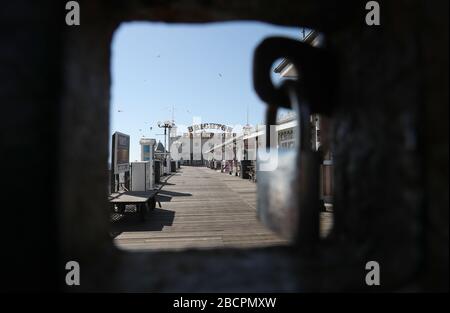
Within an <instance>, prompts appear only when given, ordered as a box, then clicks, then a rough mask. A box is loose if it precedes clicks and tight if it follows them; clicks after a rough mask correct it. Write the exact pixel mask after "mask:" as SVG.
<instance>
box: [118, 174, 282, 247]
mask: <svg viewBox="0 0 450 313" xmlns="http://www.w3.org/2000/svg"><path fill="white" fill-rule="evenodd" d="M158 200H159V201H161V204H162V208H159V206H158V205H157V207H156V209H155V210H154V211H152V212H150V214H149V216H148V219H147V221H145V222H142V221H140V220H139V217H138V216H135V215H128V216H124V217H122V218H119V219H118V220H116V221H114V222H113V223H112V225H111V227H112V234H113V236H114V237H115V238H114V241H115V243H116V245H117V246H118V247H119V248H121V249H124V250H167V249H186V248H213V247H242V248H245V247H258V246H270V245H285V244H287V242H286V241H285V240H283V239H281V238H280V237H278V236H277V235H276V234H274V233H273V232H271V231H270V230H268V229H267V228H266V227H264V226H263V225H262V224H261V223H260V222H259V221H258V220H257V217H256V184H255V183H252V182H250V181H248V180H244V179H241V178H239V177H236V176H231V175H228V174H224V173H218V172H216V171H214V170H211V169H208V168H204V167H188V166H185V167H182V168H181V169H180V170H179V172H177V173H176V174H174V175H173V176H172V177H170V179H169V180H168V181H167V183H166V184H165V186H164V187H163V189H162V190H161V192H160V195H159V196H158Z"/></svg>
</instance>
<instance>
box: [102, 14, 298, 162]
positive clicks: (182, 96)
mask: <svg viewBox="0 0 450 313" xmlns="http://www.w3.org/2000/svg"><path fill="white" fill-rule="evenodd" d="M273 35H278V36H280V35H281V36H287V37H293V38H297V39H298V38H299V37H300V28H287V27H279V26H274V25H270V24H263V23H259V22H228V23H213V24H203V25H200V24H193V25H192V24H176V25H173V24H172V25H169V24H164V23H148V22H132V23H124V24H122V25H121V26H120V27H119V28H118V29H117V31H116V32H115V34H114V38H113V42H112V46H111V50H112V51H111V52H112V62H111V75H112V85H111V111H110V121H111V124H110V130H111V134H112V133H113V132H115V131H120V132H122V133H126V134H129V135H130V150H131V151H130V161H134V160H139V158H140V147H139V139H140V138H141V137H142V136H145V137H150V138H156V139H157V140H161V141H162V142H164V138H163V136H161V135H158V134H162V133H163V130H162V129H159V128H158V127H157V122H158V121H165V120H171V119H172V107H173V108H174V119H175V123H176V124H179V125H186V126H188V125H191V124H192V121H193V117H194V116H196V117H200V118H201V121H202V122H204V123H221V124H227V125H244V124H245V123H246V115H247V107H248V108H249V123H250V124H252V125H256V124H261V123H263V119H264V118H263V116H264V109H265V107H264V103H262V102H261V100H260V99H259V98H258V97H257V95H256V93H255V92H254V90H253V85H252V77H251V73H252V58H253V50H254V49H255V47H256V46H257V45H258V43H259V42H260V41H261V40H263V39H264V38H266V37H268V36H273ZM150 127H152V128H153V129H152V130H150ZM184 131H185V129H179V132H184Z"/></svg>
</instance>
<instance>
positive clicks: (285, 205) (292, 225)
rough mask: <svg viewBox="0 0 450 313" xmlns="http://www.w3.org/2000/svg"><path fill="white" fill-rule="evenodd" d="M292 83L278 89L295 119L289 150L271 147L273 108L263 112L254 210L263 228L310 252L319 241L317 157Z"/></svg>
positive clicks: (306, 117)
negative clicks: (263, 135) (263, 140)
mask: <svg viewBox="0 0 450 313" xmlns="http://www.w3.org/2000/svg"><path fill="white" fill-rule="evenodd" d="M295 84H296V82H293V81H286V82H284V84H283V86H282V89H283V90H286V92H287V93H288V96H289V99H290V103H291V107H292V109H294V111H295V112H296V117H297V127H296V128H295V130H294V138H295V147H294V148H293V149H292V148H291V149H289V150H287V149H282V148H277V147H276V146H275V145H274V137H275V136H274V134H275V135H276V130H275V129H274V128H275V127H276V126H275V124H276V113H277V107H275V106H269V108H268V111H267V117H266V150H263V151H261V150H259V151H258V157H257V171H258V173H257V177H258V183H257V184H258V185H257V189H258V209H257V211H258V217H259V219H260V220H261V221H262V223H263V224H265V225H266V226H267V227H269V228H270V229H272V230H273V231H275V232H276V233H278V234H280V235H281V236H282V237H284V238H286V239H288V240H290V241H292V242H294V243H297V244H299V247H301V248H302V249H303V250H304V251H311V249H313V247H314V244H315V242H316V241H318V239H319V211H320V209H319V205H320V201H319V192H320V187H319V173H320V154H319V153H318V152H316V151H313V150H312V147H311V136H310V127H311V125H310V110H309V107H308V104H307V102H306V101H305V100H304V99H301V97H300V95H299V93H298V90H299V89H298V86H296V85H295ZM268 125H271V126H268Z"/></svg>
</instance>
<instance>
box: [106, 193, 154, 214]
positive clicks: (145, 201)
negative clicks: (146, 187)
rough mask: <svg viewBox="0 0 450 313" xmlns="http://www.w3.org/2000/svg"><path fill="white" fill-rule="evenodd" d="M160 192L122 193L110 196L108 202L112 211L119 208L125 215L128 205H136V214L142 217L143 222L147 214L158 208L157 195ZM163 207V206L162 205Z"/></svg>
mask: <svg viewBox="0 0 450 313" xmlns="http://www.w3.org/2000/svg"><path fill="white" fill-rule="evenodd" d="M158 191H159V190H151V191H121V192H116V193H112V194H110V195H109V197H108V200H109V203H110V205H111V209H113V210H114V209H115V207H116V206H117V208H118V210H119V213H120V214H125V213H126V212H125V206H126V205H135V206H136V213H138V214H139V215H140V216H141V219H142V220H143V221H145V220H146V218H147V214H148V212H149V211H150V210H153V209H154V208H155V206H156V195H157V194H158ZM160 205H161V204H160Z"/></svg>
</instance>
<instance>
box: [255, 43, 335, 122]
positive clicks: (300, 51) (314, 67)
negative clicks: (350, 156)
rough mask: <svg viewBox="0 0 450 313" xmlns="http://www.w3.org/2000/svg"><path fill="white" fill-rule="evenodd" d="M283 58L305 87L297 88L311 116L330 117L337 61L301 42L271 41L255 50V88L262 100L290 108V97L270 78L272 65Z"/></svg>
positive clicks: (324, 50)
mask: <svg viewBox="0 0 450 313" xmlns="http://www.w3.org/2000/svg"><path fill="white" fill-rule="evenodd" d="M281 58H285V59H287V60H289V61H290V62H291V63H292V64H293V65H294V67H295V68H296V69H297V71H298V72H299V73H300V75H301V76H300V77H299V80H301V81H302V83H301V84H300V83H298V84H296V85H295V87H294V88H295V89H296V90H297V94H298V95H301V96H302V97H303V98H304V99H306V100H307V102H308V104H309V106H310V107H309V108H310V111H311V113H320V114H323V115H330V114H331V111H332V106H331V104H332V103H334V101H333V100H334V99H335V97H334V95H335V85H336V72H337V71H336V62H335V59H334V57H333V56H332V54H331V53H330V52H329V51H328V50H327V49H324V48H317V47H312V46H311V45H310V44H307V43H304V42H301V41H299V40H294V39H289V38H285V37H270V38H266V39H264V40H263V41H262V42H261V43H260V44H259V45H258V46H257V47H256V49H255V53H254V56H253V87H254V89H255V91H256V93H257V94H258V96H259V97H260V98H261V100H263V101H264V102H265V103H270V104H271V105H273V106H277V107H284V108H290V107H291V99H290V97H289V95H288V93H286V91H285V90H283V87H282V86H280V87H276V86H274V85H273V83H272V79H271V77H270V75H269V73H270V72H271V69H272V65H273V63H274V62H275V61H276V60H278V59H281ZM319 87H320V89H319Z"/></svg>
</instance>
